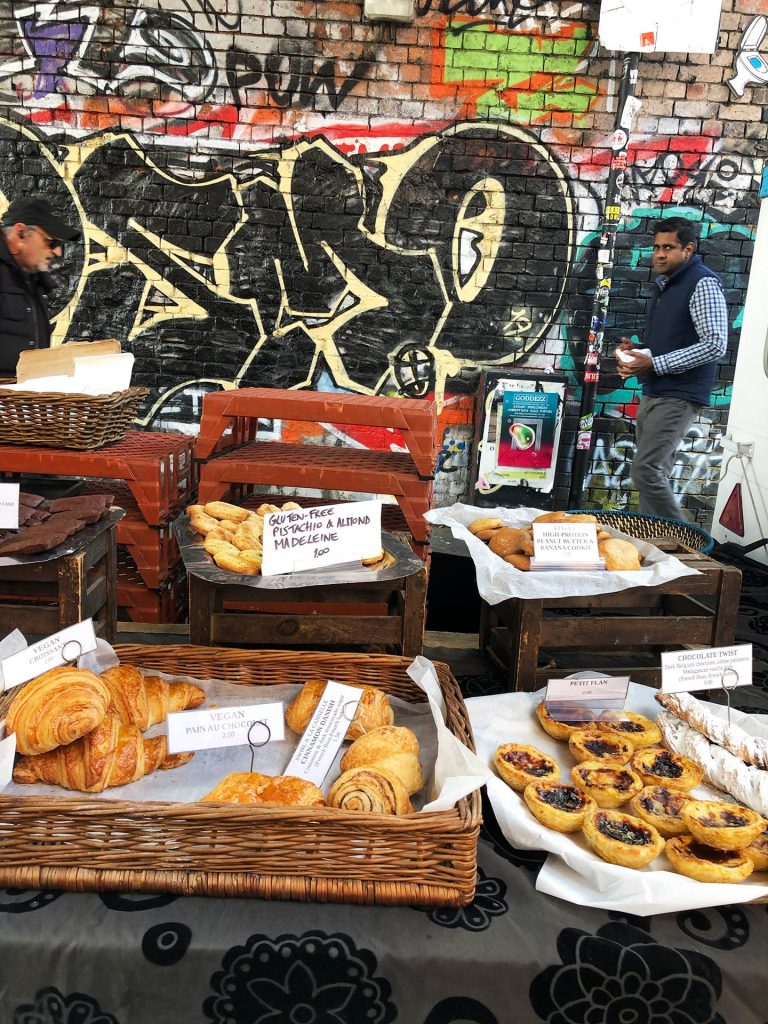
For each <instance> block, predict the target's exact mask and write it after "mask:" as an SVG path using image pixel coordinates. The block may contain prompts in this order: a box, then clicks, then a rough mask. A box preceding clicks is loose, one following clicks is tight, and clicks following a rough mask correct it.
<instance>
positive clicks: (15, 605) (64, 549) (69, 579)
mask: <svg viewBox="0 0 768 1024" xmlns="http://www.w3.org/2000/svg"><path fill="white" fill-rule="evenodd" d="M121 516H122V513H121V512H120V511H118V510H116V509H115V510H113V511H112V512H110V513H109V515H107V516H105V517H104V518H103V519H101V520H99V522H97V523H94V524H93V525H92V526H86V527H84V528H83V529H81V530H79V531H78V532H77V533H76V534H73V536H72V537H70V538H69V539H68V540H67V541H65V542H64V543H63V544H60V545H59V547H58V548H55V549H54V550H53V551H50V552H48V551H44V552H41V553H40V554H39V555H26V556H21V557H9V556H6V557H2V556H0V636H5V635H6V634H8V633H10V632H11V631H12V630H13V629H17V628H18V629H20V630H21V631H22V633H24V635H25V637H26V638H27V639H28V640H32V639H37V638H39V637H44V636H50V635H51V634H52V633H56V632H57V631H58V630H60V629H64V628H65V627H66V626H72V625H74V624H75V623H76V622H82V620H83V619H93V624H94V629H95V631H96V635H97V636H101V637H103V638H104V639H105V640H109V641H110V642H112V641H114V638H115V630H116V624H117V597H116V587H115V584H116V579H117V561H116V534H115V530H116V524H117V523H118V522H119V520H120V517H121Z"/></svg>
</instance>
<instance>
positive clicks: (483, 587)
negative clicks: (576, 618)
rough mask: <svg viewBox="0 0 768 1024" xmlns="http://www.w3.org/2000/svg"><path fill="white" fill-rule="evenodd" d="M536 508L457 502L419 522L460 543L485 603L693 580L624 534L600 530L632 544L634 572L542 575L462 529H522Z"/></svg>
mask: <svg viewBox="0 0 768 1024" xmlns="http://www.w3.org/2000/svg"><path fill="white" fill-rule="evenodd" d="M542 514H543V512H542V509H538V508H476V507H474V506H473V505H462V504H461V503H460V502H457V503H456V504H455V505H451V506H450V507H447V508H435V509H430V510H429V511H428V512H425V513H424V518H425V519H426V520H428V521H429V522H430V523H432V524H434V525H436V526H449V527H450V529H451V533H452V534H453V536H454V537H456V538H457V540H463V541H464V543H465V544H466V545H467V548H468V549H469V553H470V555H471V556H472V561H473V562H474V563H475V569H476V573H477V589H478V592H479V594H480V596H481V597H482V598H483V600H484V601H487V603H488V604H500V603H501V602H502V601H507V600H508V599H509V598H511V597H527V598H532V599H543V598H558V597H588V596H591V595H593V594H615V593H617V592H618V591H620V590H629V589H630V588H631V587H655V586H656V585H657V584H659V583H667V582H669V581H670V580H676V579H679V578H680V577H681V576H698V575H700V573H699V572H698V570H697V569H691V568H689V567H688V566H687V565H683V563H682V562H681V561H680V559H679V558H675V557H674V555H670V554H667V553H665V552H663V551H660V550H659V549H658V548H657V547H654V546H653V544H649V543H648V542H647V541H644V540H639V539H638V538H637V537H630V536H629V535H628V534H626V533H621V532H620V531H619V530H614V529H612V528H611V527H610V526H602V527H601V529H604V530H606V531H607V532H608V533H610V534H611V536H612V537H620V538H621V539H622V540H628V541H629V542H630V543H632V544H634V545H635V547H636V548H637V550H638V551H639V552H640V556H641V558H642V559H643V568H642V569H638V570H635V571H634V572H617V571H610V572H607V571H599V572H598V571H584V570H581V569H579V570H571V571H568V572H559V571H547V572H543V573H539V572H522V571H521V570H520V569H515V567H514V566H513V565H510V564H509V563H508V562H505V561H504V559H502V558H499V556H498V555H495V554H494V553H493V552H492V551H491V550H490V548H489V547H488V545H487V544H485V543H484V542H483V541H481V540H478V539H477V537H475V536H474V534H471V533H470V532H469V530H468V529H467V526H468V525H469V524H470V523H471V522H473V521H474V520H475V519H480V518H481V517H483V518H485V517H486V516H492V517H494V518H498V519H501V520H502V522H503V523H505V524H506V525H507V526H517V527H520V526H527V525H528V524H529V523H530V522H531V520H532V519H535V518H536V517H537V516H540V515H542Z"/></svg>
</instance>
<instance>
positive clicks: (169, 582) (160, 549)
mask: <svg viewBox="0 0 768 1024" xmlns="http://www.w3.org/2000/svg"><path fill="white" fill-rule="evenodd" d="M193 448H194V438H191V437H188V436H186V435H183V434H172V433H164V432H161V431H128V432H127V433H125V434H124V436H123V437H121V439H120V440H117V441H113V442H111V443H110V444H106V445H104V446H102V447H101V448H92V449H87V450H81V449H77V448H56V447H53V446H50V445H46V446H42V445H18V444H0V477H2V478H3V479H5V480H13V479H19V478H24V477H27V476H29V475H30V474H31V475H33V476H34V477H35V478H38V477H43V478H44V477H50V478H51V483H53V482H54V481H55V480H56V478H62V477H63V478H66V477H69V478H74V479H75V480H76V481H77V486H78V493H82V494H88V493H99V492H104V491H109V492H110V493H113V494H114V496H115V505H118V506H120V507H121V508H123V509H124V511H125V515H124V516H123V518H122V519H121V520H120V522H119V523H118V524H117V544H118V552H117V604H118V607H119V608H121V609H123V610H125V611H127V613H128V615H129V616H130V617H131V618H132V619H134V620H136V621H140V622H175V621H178V619H179V617H180V616H183V614H184V610H185V607H186V575H185V574H184V573H183V571H182V570H181V568H180V566H179V564H178V563H179V560H180V554H179V551H178V547H177V546H176V542H175V540H174V539H173V535H172V531H171V520H172V518H173V517H174V516H175V515H177V514H178V512H179V509H180V508H183V507H184V506H185V505H186V504H188V502H189V501H190V500H191V498H192V495H193V492H194V489H195V486H196V481H197V475H196V473H197V463H196V462H195V461H194V459H193V457H192V453H193ZM30 486H31V487H32V489H34V484H31V485H30Z"/></svg>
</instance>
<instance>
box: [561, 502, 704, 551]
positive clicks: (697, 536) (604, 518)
mask: <svg viewBox="0 0 768 1024" xmlns="http://www.w3.org/2000/svg"><path fill="white" fill-rule="evenodd" d="M569 511H571V512H589V513H590V514H591V515H593V516H595V518H596V519H597V521H598V522H599V523H601V524H602V525H603V526H610V527H611V528H612V529H614V530H620V531H621V532H622V533H626V534H628V535H629V536H630V537H637V538H638V540H647V541H649V543H651V544H653V543H654V542H655V541H661V540H671V541H676V542H677V543H678V544H680V545H681V546H682V547H684V548H687V549H688V551H698V552H699V553H700V554H702V555H708V554H709V552H710V551H711V550H712V548H713V547H714V544H715V542H714V540H713V538H712V537H710V535H709V534H708V533H706V532H705V531H704V530H702V529H700V528H699V527H698V526H694V525H693V524H692V523H686V522H684V521H683V520H682V519H667V518H666V517H665V516H651V515H645V514H643V513H642V512H612V511H610V510H606V509H602V508H579V509H570V510H569Z"/></svg>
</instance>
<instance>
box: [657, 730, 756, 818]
mask: <svg viewBox="0 0 768 1024" xmlns="http://www.w3.org/2000/svg"><path fill="white" fill-rule="evenodd" d="M656 722H657V724H658V726H659V728H660V729H661V733H662V736H663V737H664V742H665V743H666V744H667V746H668V747H669V749H670V750H673V751H674V752H675V753H677V754H682V755H683V757H687V758H689V759H690V760H691V761H695V762H696V764H698V765H700V766H701V767H702V768H703V769H704V778H705V779H706V780H707V782H709V783H710V784H711V785H713V786H715V787H716V788H717V789H721V790H722V791H723V792H724V793H729V794H730V795H731V796H732V797H734V798H735V799H736V800H739V801H740V802H741V803H743V804H744V805H745V806H747V807H751V808H752V810H753V811H757V813H758V814H762V815H763V816H764V817H766V816H768V772H766V771H765V770H764V769H762V768H756V767H754V765H748V764H744V762H743V761H742V760H741V758H739V757H737V756H736V755H735V754H732V753H731V752H730V750H726V749H725V747H721V746H718V745H717V744H716V743H711V742H710V741H709V740H708V739H707V738H706V736H703V735H702V734H701V733H700V732H697V731H696V730H695V729H694V728H692V727H691V726H690V725H688V724H687V723H686V722H684V721H682V719H680V718H677V717H676V716H675V715H672V714H670V713H669V712H668V711H661V712H660V713H659V715H658V716H657V718H656Z"/></svg>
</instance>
